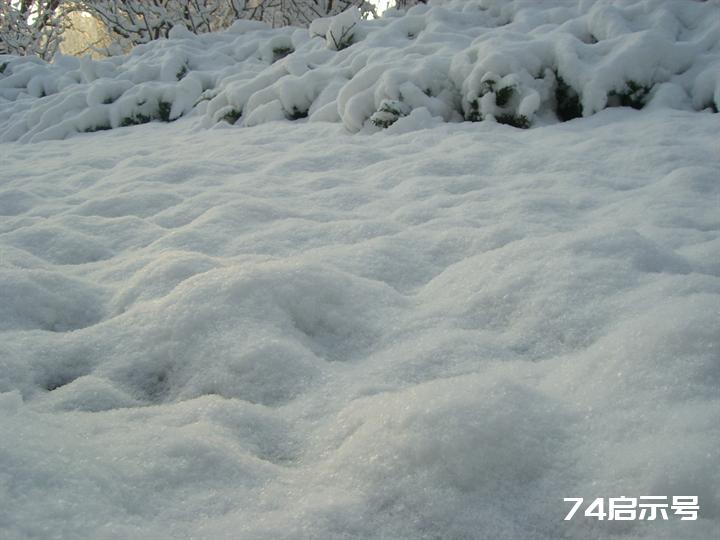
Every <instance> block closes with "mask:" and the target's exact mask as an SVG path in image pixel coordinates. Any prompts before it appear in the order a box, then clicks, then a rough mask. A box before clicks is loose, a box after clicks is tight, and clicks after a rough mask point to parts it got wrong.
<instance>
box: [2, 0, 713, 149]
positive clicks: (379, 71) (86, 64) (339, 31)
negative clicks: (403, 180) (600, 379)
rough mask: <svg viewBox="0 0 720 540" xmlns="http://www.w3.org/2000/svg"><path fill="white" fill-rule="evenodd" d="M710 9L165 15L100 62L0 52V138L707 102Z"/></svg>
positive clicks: (615, 5)
mask: <svg viewBox="0 0 720 540" xmlns="http://www.w3.org/2000/svg"><path fill="white" fill-rule="evenodd" d="M719 13H720V1H718V0H707V1H701V0H627V1H625V2H615V1H611V0H595V1H593V0H546V1H543V2H536V1H534V0H467V1H466V0H434V1H432V0H431V1H430V2H429V3H428V4H427V5H418V6H415V7H414V8H412V9H410V10H408V12H407V13H406V14H404V15H403V14H401V13H399V12H392V11H390V12H388V13H386V15H385V16H384V17H383V18H380V19H376V20H370V21H367V20H362V19H361V18H360V17H359V13H358V12H357V11H352V10H350V11H347V12H345V13H342V14H341V15H338V16H336V17H334V18H332V19H319V20H316V21H315V22H313V24H312V25H311V27H310V28H309V29H307V30H306V29H297V28H279V29H270V28H269V27H267V26H265V25H262V24H260V23H253V22H247V21H241V22H238V23H236V24H235V25H234V26H233V27H232V28H230V29H229V30H228V31H225V32H221V33H213V34H204V35H194V34H192V33H190V32H188V31H187V30H185V29H184V28H178V27H176V28H175V29H173V31H171V33H170V36H169V39H167V40H158V41H155V42H151V43H149V44H146V45H141V46H138V47H136V48H135V49H134V50H133V51H132V52H131V53H130V54H129V55H127V56H125V57H116V58H109V59H106V60H99V61H93V60H90V59H78V58H69V57H61V58H58V59H56V61H55V62H54V63H52V64H46V63H44V62H41V61H39V60H36V59H32V58H19V57H12V56H0V72H1V73H0V141H13V140H20V141H39V140H44V139H57V138H63V137H66V136H68V135H70V134H72V133H76V132H88V131H95V130H100V129H110V128H116V127H121V126H126V125H132V124H137V123H143V122H148V121H152V120H163V121H172V120H175V119H177V118H179V117H181V116H186V115H189V114H194V115H196V116H198V117H199V118H200V121H201V124H202V125H204V126H206V127H210V126H212V125H214V124H217V123H219V122H229V123H232V124H236V125H242V126H253V125H257V124H261V123H264V122H269V121H274V120H282V119H288V120H296V119H300V118H307V119H308V121H310V122H315V121H331V122H342V123H343V124H344V125H345V127H346V128H347V129H348V130H350V131H352V132H356V131H360V130H362V129H366V130H373V129H380V128H384V127H388V126H389V125H391V124H393V123H394V122H396V121H397V120H398V119H399V118H401V117H404V116H412V117H414V118H428V117H431V118H432V117H434V118H437V119H442V120H443V121H448V122H453V121H462V120H471V121H479V120H490V121H497V122H501V123H505V124H510V125H513V126H516V127H530V126H532V125H537V124H542V123H547V122H553V121H556V120H558V119H559V120H561V121H562V120H569V119H572V118H574V117H578V116H588V115H591V114H593V113H595V112H597V111H599V110H601V109H604V108H606V107H608V106H618V105H619V106H632V107H635V108H642V107H646V106H649V107H673V108H681V109H695V110H704V109H711V110H713V111H715V112H716V111H717V110H718V108H719V107H720V15H719ZM423 109H424V110H423ZM416 110H419V111H418V112H417V113H416V114H413V111H416Z"/></svg>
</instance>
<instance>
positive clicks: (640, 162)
mask: <svg viewBox="0 0 720 540" xmlns="http://www.w3.org/2000/svg"><path fill="white" fill-rule="evenodd" d="M400 122H410V119H405V120H401V121H400ZM400 127H401V126H400ZM716 131H717V117H716V116H715V115H713V114H709V113H692V112H682V111H675V112H671V111H654V112H646V111H639V112H637V111H633V110H632V109H612V110H607V111H603V112H602V113H599V114H597V115H595V116H593V117H592V118H591V119H579V120H574V121H572V122H570V123H566V124H556V125H554V126H548V127H541V128H537V129H533V130H527V131H523V130H516V129H514V128H511V127H508V126H498V125H495V124H491V123H482V124H471V123H466V124H460V125H455V124H441V125H438V126H436V127H434V128H432V129H424V130H413V131H411V132H409V133H406V134H392V133H389V134H375V135H372V136H367V135H349V134H346V133H344V131H343V128H342V127H341V126H337V125H333V124H298V123H295V124H290V123H287V122H284V121H282V122H275V123H269V124H266V125H263V126H259V127H257V128H253V129H246V130H245V129H234V128H230V127H228V128H226V129H223V130H212V131H205V130H203V131H197V130H194V129H193V128H192V122H191V121H189V120H187V121H180V122H177V123H175V124H172V125H166V124H148V125H145V126H137V127H132V128H126V129H119V130H115V131H112V132H106V133H102V134H92V135H89V134H88V135H81V136H78V137H75V138H73V139H72V140H68V141H57V142H51V143H48V144H47V145H46V146H44V147H43V151H42V152H40V153H38V154H36V155H35V156H33V159H32V161H31V162H29V161H28V153H27V152H28V149H29V148H38V147H37V145H33V146H32V147H28V146H27V145H22V144H18V143H6V144H5V145H4V146H3V153H4V158H3V161H4V163H3V169H2V184H0V186H1V190H0V213H1V214H2V216H3V217H2V221H0V223H1V224H2V229H1V234H0V246H1V250H2V251H1V252H2V254H3V255H2V277H1V278H0V279H2V282H1V283H2V287H0V295H2V298H1V299H0V321H1V322H2V331H3V334H2V339H1V340H0V374H1V376H0V392H2V393H0V411H1V412H0V432H1V433H3V436H2V437H0V471H2V472H0V479H1V483H0V528H1V529H2V530H3V534H2V537H3V538H7V539H8V540H14V539H26V538H71V539H75V538H78V539H79V538H102V539H104V538H108V539H110V538H113V539H114V538H118V539H120V538H139V537H144V538H153V539H155V538H158V539H163V538H208V539H211V538H212V539H216V538H233V539H248V540H250V539H252V540H257V539H273V540H277V539H317V538H327V539H335V538H394V539H405V538H407V539H411V538H412V539H415V538H442V539H456V538H511V539H524V540H526V539H548V540H550V539H557V538H573V539H574V538H577V539H580V538H600V537H602V538H612V539H636V538H642V539H647V540H655V539H658V538H682V539H698V540H700V539H708V538H711V537H712V536H713V534H714V532H716V531H717V527H718V509H719V504H718V503H719V502H720V498H719V495H720V493H718V486H720V478H718V467H717V462H718V448H719V446H718V442H720V438H719V437H718V435H719V433H718V424H717V418H718V413H720V408H719V407H718V405H719V400H718V373H719V372H718V347H719V346H720V343H718V340H719V334H718V332H717V328H718V327H717V323H718V319H717V307H718V301H719V299H720V297H719V295H720V279H719V276H720V259H719V258H718V251H719V249H720V239H719V238H718V217H720V216H719V214H718V203H717V201H718V193H719V191H718V188H719V186H718V174H717V173H718V170H719V169H720V152H718V143H717V138H716V137H715V133H716ZM678 134H682V136H679V135H678ZM678 494H685V495H687V494H694V495H699V496H700V497H701V508H702V511H701V514H700V519H699V520H698V521H697V522H686V521H679V520H678V519H677V518H675V519H673V520H669V521H662V522H655V523H650V522H644V523H643V522H625V523H623V524H620V523H615V524H613V523H608V522H597V521H592V520H583V519H582V518H577V519H576V520H574V521H573V522H570V523H568V522H564V521H562V517H563V516H564V515H565V512H566V511H567V508H566V504H565V503H563V502H562V498H563V497H569V496H584V497H589V498H591V497H597V496H606V497H607V496H620V495H629V496H633V495H634V496H638V495H678Z"/></svg>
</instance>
